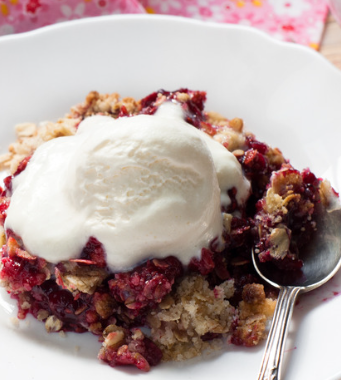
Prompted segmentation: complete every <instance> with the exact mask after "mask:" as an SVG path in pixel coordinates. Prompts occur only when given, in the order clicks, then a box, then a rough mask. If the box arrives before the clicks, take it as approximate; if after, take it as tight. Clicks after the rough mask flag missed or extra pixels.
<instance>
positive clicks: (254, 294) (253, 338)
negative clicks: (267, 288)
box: [234, 284, 276, 346]
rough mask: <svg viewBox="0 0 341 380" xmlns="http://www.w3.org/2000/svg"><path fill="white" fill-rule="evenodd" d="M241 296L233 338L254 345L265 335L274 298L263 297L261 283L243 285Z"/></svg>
mask: <svg viewBox="0 0 341 380" xmlns="http://www.w3.org/2000/svg"><path fill="white" fill-rule="evenodd" d="M242 297H243V300H242V301H241V302H240V303H239V323H238V327H237V329H236V330H235V332H234V339H235V341H236V340H237V341H238V340H239V341H240V344H243V345H245V346H256V345H257V344H258V343H259V341H260V340H262V339H264V338H265V336H266V325H267V322H268V321H269V320H270V319H271V318H272V316H273V313H274V311H275V307H276V300H273V299H271V298H266V297H265V292H264V286H263V285H261V284H248V285H245V286H244V289H243V293H242Z"/></svg>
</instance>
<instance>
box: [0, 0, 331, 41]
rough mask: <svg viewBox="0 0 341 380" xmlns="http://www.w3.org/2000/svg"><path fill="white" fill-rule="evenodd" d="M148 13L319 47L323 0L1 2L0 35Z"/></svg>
mask: <svg viewBox="0 0 341 380" xmlns="http://www.w3.org/2000/svg"><path fill="white" fill-rule="evenodd" d="M123 13H130V14H132V13H153V14H169V15H176V16H184V17H190V18H195V19H199V20H203V21H214V22H221V23H231V24H241V25H249V26H252V27H255V28H258V29H260V30H263V31H265V32H267V33H269V34H270V35H272V36H274V37H276V38H278V39H280V40H284V41H291V42H296V43H299V44H303V45H307V46H310V47H312V48H314V49H318V48H319V43H320V40H321V37H322V34H323V30H324V24H325V21H326V17H327V14H328V5H327V2H326V0H139V1H138V0H0V36H1V35H6V34H12V33H20V32H26V31H30V30H33V29H37V28H40V27H42V26H46V25H51V24H54V23H57V22H61V21H67V20H74V19H79V18H82V17H93V16H101V15H108V14H123Z"/></svg>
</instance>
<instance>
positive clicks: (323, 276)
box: [252, 210, 341, 380]
mask: <svg viewBox="0 0 341 380" xmlns="http://www.w3.org/2000/svg"><path fill="white" fill-rule="evenodd" d="M320 224H321V226H320V229H319V232H318V233H317V234H316V236H315V237H314V239H313V240H312V241H311V242H310V243H309V245H308V246H307V247H306V249H305V250H304V252H300V257H301V258H302V260H303V262H304V265H303V267H302V269H301V270H300V271H299V273H297V272H296V273H294V274H293V273H292V272H291V273H288V274H286V275H284V273H283V270H282V271H279V270H278V269H274V267H271V268H269V266H268V264H262V263H259V261H258V260H257V259H256V257H255V256H256V255H255V253H254V252H252V261H253V264H254V267H255V269H256V271H257V273H258V274H259V276H260V277H261V278H262V279H263V280H265V281H266V282H268V283H269V284H270V285H272V286H274V287H276V288H278V289H279V295H278V299H277V305H276V309H275V313H274V316H273V319H272V323H271V328H270V331H269V335H268V339H267V342H266V347H265V352H264V355H263V360H262V365H261V369H260V372H259V377H258V380H279V379H280V374H281V359H282V353H283V348H284V344H285V339H286V335H287V332H288V327H289V322H290V319H291V315H292V312H293V308H294V304H295V300H296V298H297V296H298V294H299V293H305V292H309V291H310V290H313V289H316V288H318V287H319V286H321V285H323V284H325V283H326V282H327V281H328V280H329V279H330V278H332V277H333V276H334V275H335V273H336V272H337V271H338V269H339V268H340V266H341V210H334V211H332V212H330V213H328V214H327V215H326V217H325V218H324V219H323V221H322V222H321V223H320ZM257 261H258V262H257Z"/></svg>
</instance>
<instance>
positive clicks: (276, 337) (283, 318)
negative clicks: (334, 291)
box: [258, 286, 301, 380]
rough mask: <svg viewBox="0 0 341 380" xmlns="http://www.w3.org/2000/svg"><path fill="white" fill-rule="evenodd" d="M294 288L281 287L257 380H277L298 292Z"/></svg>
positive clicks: (296, 288) (297, 289)
mask: <svg viewBox="0 0 341 380" xmlns="http://www.w3.org/2000/svg"><path fill="white" fill-rule="evenodd" d="M300 290H301V289H300V288H298V287H295V286H281V287H280V292H279V295H278V300H277V305H276V309H275V313H274V316H273V319H272V323H271V328H270V332H269V336H268V339H267V342H266V347H265V352H264V356H263V360H262V365H261V369H260V372H259V377H258V380H279V379H280V362H281V359H282V353H283V347H284V344H285V338H286V336H287V332H288V327H289V322H290V319H291V315H292V311H293V308H294V304H295V300H296V297H297V295H298V293H299V292H300Z"/></svg>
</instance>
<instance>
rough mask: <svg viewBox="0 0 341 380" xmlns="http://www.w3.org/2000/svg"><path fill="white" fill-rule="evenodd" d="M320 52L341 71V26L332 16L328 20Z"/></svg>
mask: <svg viewBox="0 0 341 380" xmlns="http://www.w3.org/2000/svg"><path fill="white" fill-rule="evenodd" d="M319 51H320V53H321V54H322V55H324V56H325V57H326V58H327V59H328V60H329V61H330V62H332V63H333V64H334V65H335V66H336V67H338V68H339V69H340V70H341V26H340V25H339V24H338V23H337V22H336V21H335V19H334V18H333V17H332V16H329V17H328V19H327V23H326V27H325V31H324V34H323V37H322V43H321V46H320V50H319Z"/></svg>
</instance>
